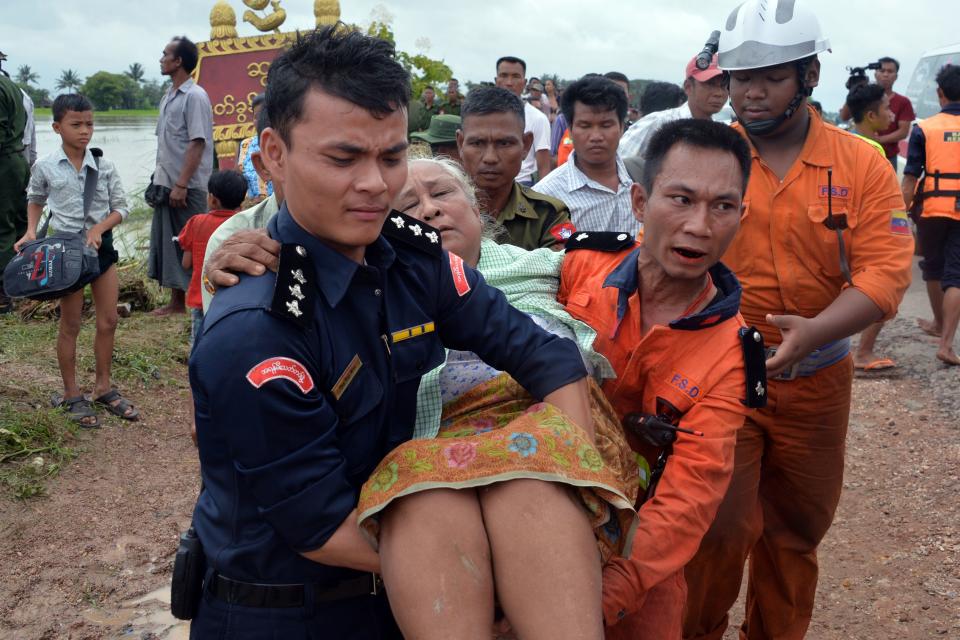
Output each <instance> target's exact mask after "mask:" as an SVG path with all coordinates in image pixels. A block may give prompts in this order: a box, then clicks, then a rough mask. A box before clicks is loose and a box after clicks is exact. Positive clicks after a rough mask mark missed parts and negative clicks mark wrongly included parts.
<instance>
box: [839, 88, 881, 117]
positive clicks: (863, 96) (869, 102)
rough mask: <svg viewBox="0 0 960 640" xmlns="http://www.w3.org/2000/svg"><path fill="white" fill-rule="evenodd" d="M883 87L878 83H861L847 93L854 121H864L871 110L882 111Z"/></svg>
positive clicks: (848, 104) (848, 105)
mask: <svg viewBox="0 0 960 640" xmlns="http://www.w3.org/2000/svg"><path fill="white" fill-rule="evenodd" d="M882 101H883V87H881V86H880V85H878V84H861V85H860V86H857V87H854V88H853V89H852V90H851V91H850V93H848V94H847V107H848V108H849V109H850V115H851V116H853V121H854V122H863V119H864V118H866V117H867V113H868V112H870V111H874V112H878V111H880V103H881V102H882Z"/></svg>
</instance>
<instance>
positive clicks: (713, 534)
mask: <svg viewBox="0 0 960 640" xmlns="http://www.w3.org/2000/svg"><path fill="white" fill-rule="evenodd" d="M809 112H810V127H809V130H808V132H807V138H806V142H805V144H804V146H803V149H802V151H801V153H800V156H799V157H798V158H797V160H796V161H795V162H794V163H793V166H791V167H790V169H789V171H788V172H787V174H786V176H785V177H784V179H783V180H780V179H779V178H778V177H777V175H776V174H775V173H774V172H773V171H772V170H771V169H770V168H769V167H768V166H767V165H766V164H765V163H764V161H763V160H762V159H761V158H760V156H759V155H758V153H757V150H756V149H755V148H754V147H753V146H752V145H751V153H752V156H753V162H752V169H751V175H750V183H749V186H748V188H747V193H746V197H745V198H744V204H745V208H746V212H745V215H744V218H743V220H742V222H741V225H740V231H739V232H738V233H737V236H736V238H735V239H734V241H733V243H732V244H731V246H730V248H729V250H728V251H727V253H726V255H725V256H724V258H723V260H724V262H725V263H726V264H728V265H729V266H730V268H731V269H732V270H733V272H734V273H735V274H736V275H737V277H738V278H739V279H740V282H741V283H742V285H743V289H744V293H743V302H742V305H741V313H742V314H743V317H744V319H745V320H746V321H747V322H748V323H750V324H753V325H756V326H757V327H758V328H759V329H760V331H761V332H762V333H763V336H764V339H765V341H766V342H767V343H768V344H773V345H776V344H779V343H780V342H781V335H780V332H779V330H778V329H777V328H776V327H774V326H772V325H769V324H767V323H766V321H765V316H766V314H768V313H770V314H774V315H778V314H791V315H798V316H803V317H807V318H812V317H814V316H816V315H817V314H819V313H820V312H821V311H823V310H824V309H825V308H826V307H828V306H829V305H830V304H831V303H832V302H833V301H834V300H835V299H836V298H837V296H838V295H839V294H840V292H841V291H842V290H843V289H844V288H846V287H848V286H850V285H849V284H847V283H846V282H845V281H844V279H843V277H842V275H841V268H840V259H839V255H840V254H839V244H838V239H837V233H836V231H833V230H831V229H828V228H827V227H826V226H825V225H824V221H825V220H826V219H827V211H828V209H827V207H828V202H829V200H828V198H831V199H832V204H833V214H834V216H835V218H836V219H839V218H840V216H844V217H845V219H846V222H847V225H848V228H847V229H846V230H844V231H843V238H844V241H845V245H846V255H847V259H848V261H849V265H850V271H851V273H852V280H853V286H854V287H856V288H857V289H858V290H859V291H861V292H862V293H863V294H865V295H866V296H867V297H869V298H870V299H871V300H872V301H873V302H874V303H875V304H876V305H877V306H878V307H879V308H880V310H881V311H882V313H883V317H884V318H890V317H892V316H893V315H895V313H896V311H897V306H898V305H899V304H900V300H901V298H902V297H903V294H904V291H905V290H906V288H907V286H908V285H909V284H910V265H911V256H912V254H913V237H912V235H911V234H910V231H909V227H907V226H905V213H904V211H903V209H904V204H903V198H902V196H901V195H900V189H899V186H898V184H897V178H896V175H895V173H894V171H893V169H892V168H891V166H890V163H889V162H887V161H886V160H885V159H884V158H881V157H880V156H879V155H878V154H877V153H876V151H875V150H874V149H872V148H871V147H870V146H869V145H866V144H863V142H862V141H861V140H858V139H857V138H856V137H855V136H853V135H851V134H849V133H846V132H844V131H841V130H839V129H837V128H836V127H834V126H832V125H828V124H825V123H824V122H823V121H822V120H821V119H820V118H819V117H817V116H816V114H814V113H813V110H812V109H810V110H809ZM735 126H737V128H738V129H740V131H741V132H742V131H743V130H742V128H740V127H739V125H735ZM828 168H832V170H833V177H832V191H831V189H830V188H829V187H828V179H827V169H828ZM842 346H843V345H841V347H842ZM840 353H841V355H842V353H843V351H842V349H841V351H840ZM852 379H853V367H852V363H851V359H850V356H849V354H848V355H846V356H845V357H842V358H840V359H839V361H837V362H835V363H834V364H832V365H830V366H825V367H823V368H820V369H819V370H816V371H815V372H813V373H812V375H807V376H805V377H797V378H796V379H794V380H776V379H774V380H771V381H770V383H769V388H768V402H767V406H766V407H765V408H764V409H761V410H759V411H757V412H755V413H753V414H751V416H749V417H748V418H747V421H746V424H745V425H744V427H743V429H741V430H740V432H739V433H738V435H737V451H736V461H737V464H736V470H735V472H734V477H733V480H732V482H731V485H730V490H729V491H728V493H727V496H726V497H725V498H724V501H723V504H722V505H721V507H720V509H719V511H718V513H717V517H716V522H715V523H714V525H713V526H712V527H711V529H710V531H709V532H708V533H707V535H706V536H705V538H704V540H703V544H702V545H701V547H700V550H699V552H698V553H697V556H696V558H694V560H693V561H692V562H691V563H690V564H689V565H688V566H687V569H686V578H687V584H688V589H689V593H688V599H687V613H686V620H685V622H684V637H685V638H716V639H719V638H721V637H722V636H723V631H724V629H725V628H726V626H727V614H728V611H729V609H730V607H731V606H733V604H734V602H735V601H736V599H737V595H738V593H739V590H740V582H741V579H742V575H743V566H744V562H745V561H746V558H747V556H748V555H750V576H749V583H748V591H747V612H746V621H745V622H744V629H743V630H742V632H741V638H750V639H753V638H758V639H759V638H777V639H782V640H788V639H799V638H802V637H803V636H804V634H805V633H806V629H807V626H808V625H809V622H810V618H811V615H812V612H813V599H814V595H815V592H816V584H817V558H816V549H817V545H818V544H819V543H820V540H821V539H822V538H823V536H824V535H825V534H826V532H827V529H829V527H830V523H831V522H832V521H833V514H834V511H835V509H836V506H837V502H838V501H839V499H840V489H841V487H842V484H843V458H844V445H845V439H846V431H847V421H848V417H849V411H850V391H851V383H852Z"/></svg>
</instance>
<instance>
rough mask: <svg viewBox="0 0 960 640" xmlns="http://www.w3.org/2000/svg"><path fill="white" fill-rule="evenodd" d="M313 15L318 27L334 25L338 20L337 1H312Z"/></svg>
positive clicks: (338, 8) (338, 4)
mask: <svg viewBox="0 0 960 640" xmlns="http://www.w3.org/2000/svg"><path fill="white" fill-rule="evenodd" d="M313 15H314V17H315V18H316V19H317V26H318V27H325V26H327V25H331V24H336V23H337V22H338V21H339V20H340V2H339V0H313Z"/></svg>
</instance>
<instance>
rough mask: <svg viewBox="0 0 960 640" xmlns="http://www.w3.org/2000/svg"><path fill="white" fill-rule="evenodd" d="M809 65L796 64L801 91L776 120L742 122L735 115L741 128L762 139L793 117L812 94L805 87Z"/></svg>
mask: <svg viewBox="0 0 960 640" xmlns="http://www.w3.org/2000/svg"><path fill="white" fill-rule="evenodd" d="M808 64H809V61H808V60H804V61H801V62H799V63H797V74H798V76H799V85H800V87H801V89H800V90H799V91H797V94H796V95H795V96H793V100H791V101H790V104H788V105H787V108H786V109H785V110H784V112H783V113H781V114H780V115H779V116H777V117H776V118H768V119H766V120H757V121H756V122H744V121H743V120H742V119H741V118H740V114H736V111H734V113H735V114H736V115H737V119H738V120H740V123H741V124H742V125H743V128H744V129H746V130H747V133H749V134H750V135H752V136H759V137H761V138H762V137H764V136H768V135H770V134H771V133H773V132H774V131H776V130H777V128H778V127H779V126H780V125H781V124H783V123H784V122H786V121H787V120H789V119H790V118H792V117H793V114H795V113H796V112H797V110H798V109H800V106H801V105H802V104H803V102H804V100H806V99H807V96H809V95H812V94H813V89H811V88H810V87H807V86H806V75H807V65H808Z"/></svg>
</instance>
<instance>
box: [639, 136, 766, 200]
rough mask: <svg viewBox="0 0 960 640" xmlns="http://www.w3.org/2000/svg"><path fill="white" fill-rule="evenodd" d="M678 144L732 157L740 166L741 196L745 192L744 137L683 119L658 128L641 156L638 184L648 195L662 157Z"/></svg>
mask: <svg viewBox="0 0 960 640" xmlns="http://www.w3.org/2000/svg"><path fill="white" fill-rule="evenodd" d="M678 144H685V145H688V146H691V147H696V148H697V149H717V150H719V151H726V152H728V153H730V154H732V155H733V157H734V158H736V160H737V164H739V165H740V173H741V174H742V176H743V182H742V187H743V193H746V191H747V180H749V179H750V147H749V146H748V145H747V142H746V140H744V138H743V136H742V135H740V134H739V133H737V132H736V131H734V130H733V128H732V127H728V126H727V125H725V124H722V123H720V122H714V121H713V120H697V119H694V118H684V119H681V120H674V121H672V122H668V123H667V124H665V125H663V126H661V127H660V128H659V129H658V130H657V132H656V133H655V134H653V136H652V137H651V138H650V143H649V144H648V145H647V149H646V152H645V153H644V154H643V160H644V163H643V174H642V176H641V179H640V184H642V185H643V188H644V189H646V191H647V193H648V194H650V193H653V182H654V180H655V179H656V177H657V176H658V175H660V170H661V169H662V168H663V160H664V158H666V157H667V153H669V152H670V149H672V148H673V147H675V146H676V145H678ZM742 195H743V194H741V196H742Z"/></svg>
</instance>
